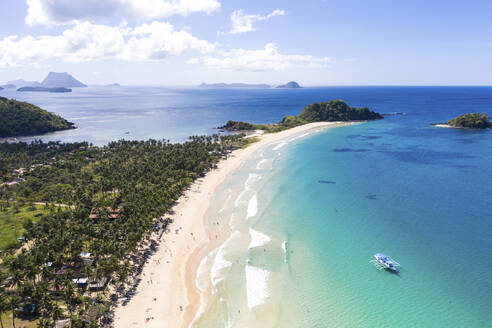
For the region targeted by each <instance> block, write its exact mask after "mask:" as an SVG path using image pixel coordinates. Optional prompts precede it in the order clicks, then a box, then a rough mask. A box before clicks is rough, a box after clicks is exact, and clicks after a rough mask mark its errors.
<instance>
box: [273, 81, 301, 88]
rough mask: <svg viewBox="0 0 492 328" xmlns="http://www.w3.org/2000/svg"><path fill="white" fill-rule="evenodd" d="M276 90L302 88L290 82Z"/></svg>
mask: <svg viewBox="0 0 492 328" xmlns="http://www.w3.org/2000/svg"><path fill="white" fill-rule="evenodd" d="M277 88H278V89H301V88H302V87H301V86H300V85H299V83H297V82H296V81H290V82H288V83H286V84H282V85H279V86H277Z"/></svg>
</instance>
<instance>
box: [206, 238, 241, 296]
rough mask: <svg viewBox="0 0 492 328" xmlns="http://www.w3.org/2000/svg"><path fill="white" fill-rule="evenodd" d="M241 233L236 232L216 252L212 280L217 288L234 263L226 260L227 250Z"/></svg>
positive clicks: (211, 271)
mask: <svg viewBox="0 0 492 328" xmlns="http://www.w3.org/2000/svg"><path fill="white" fill-rule="evenodd" d="M240 234H241V233H240V232H239V231H237V230H236V231H234V232H233V233H232V234H231V235H230V236H229V238H228V239H227V240H226V241H225V242H224V243H223V244H222V246H220V247H219V248H218V249H217V250H216V251H217V253H216V255H215V260H214V264H213V265H212V268H211V269H210V280H211V281H212V284H213V285H214V286H217V284H218V283H219V282H221V281H222V280H223V279H224V274H225V273H226V271H227V270H229V268H230V267H231V266H232V262H230V261H228V260H226V254H227V248H229V247H230V246H231V244H232V242H233V239H234V238H236V237H237V236H239V235H240Z"/></svg>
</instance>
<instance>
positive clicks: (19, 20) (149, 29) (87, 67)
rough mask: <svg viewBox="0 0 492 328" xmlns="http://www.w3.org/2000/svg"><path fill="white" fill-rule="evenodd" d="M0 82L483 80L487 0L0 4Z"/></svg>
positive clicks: (491, 40) (488, 58)
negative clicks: (50, 77) (54, 77)
mask: <svg viewBox="0 0 492 328" xmlns="http://www.w3.org/2000/svg"><path fill="white" fill-rule="evenodd" d="M0 13H2V19H1V20H0V83H5V82H7V81H9V80H14V79H18V78H24V79H26V80H38V81H39V80H42V79H43V78H44V77H45V76H46V75H47V73H48V72H50V71H55V72H69V73H71V74H72V75H74V76H75V77H76V78H77V79H79V80H81V81H82V82H84V83H87V84H110V83H120V84H125V85H198V84H200V83H202V82H206V83H216V82H227V83H232V82H245V83H269V84H282V83H285V82H288V81H291V80H295V81H297V82H299V83H300V84H302V85H313V86H322V85H327V86H328V85H492V19H491V17H492V1H490V0H467V1H454V0H432V1H429V0H425V1H422V0H412V1H395V0H373V1H367V0H358V1H356V0H343V1H342V0H338V1H335V0H302V1H300V0H295V1H294V0H289V1H287V0H268V1H265V0H248V1H245V0H243V1H239V0H0Z"/></svg>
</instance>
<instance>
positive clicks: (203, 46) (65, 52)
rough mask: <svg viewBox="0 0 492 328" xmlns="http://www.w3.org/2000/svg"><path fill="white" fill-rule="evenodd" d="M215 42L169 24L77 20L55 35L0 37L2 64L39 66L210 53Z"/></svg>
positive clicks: (3, 65)
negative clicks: (120, 24)
mask: <svg viewBox="0 0 492 328" xmlns="http://www.w3.org/2000/svg"><path fill="white" fill-rule="evenodd" d="M214 50H215V44H212V43H210V42H208V41H206V40H200V39H198V38H196V37H194V36H193V35H191V34H190V33H189V32H187V31H185V30H180V31H177V30H175V29H174V28H173V26H172V25H171V24H170V23H163V22H152V23H151V24H143V25H140V26H137V27H135V28H130V27H126V26H106V25H95V24H92V23H89V22H84V23H77V24H76V25H75V26H74V27H72V28H70V29H67V30H65V31H64V32H63V33H62V34H60V35H54V36H39V37H32V36H27V37H23V38H19V37H18V36H16V35H12V36H8V37H6V38H4V39H3V40H0V67H9V66H20V65H36V64H39V63H40V62H43V61H47V60H60V61H66V62H87V61H93V60H100V59H120V60H137V61H152V60H160V59H163V58H164V57H167V56H177V55H180V54H182V53H185V52H188V51H190V52H193V51H195V52H199V53H202V54H206V53H210V52H212V51H214Z"/></svg>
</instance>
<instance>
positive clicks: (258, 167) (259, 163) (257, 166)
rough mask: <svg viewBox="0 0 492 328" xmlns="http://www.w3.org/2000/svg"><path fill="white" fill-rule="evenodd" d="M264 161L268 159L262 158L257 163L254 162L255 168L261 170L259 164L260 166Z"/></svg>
mask: <svg viewBox="0 0 492 328" xmlns="http://www.w3.org/2000/svg"><path fill="white" fill-rule="evenodd" d="M266 162H268V159H266V158H263V159H262V160H261V161H259V162H258V164H256V169H257V170H261V166H262V165H263V164H265V163H266Z"/></svg>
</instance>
